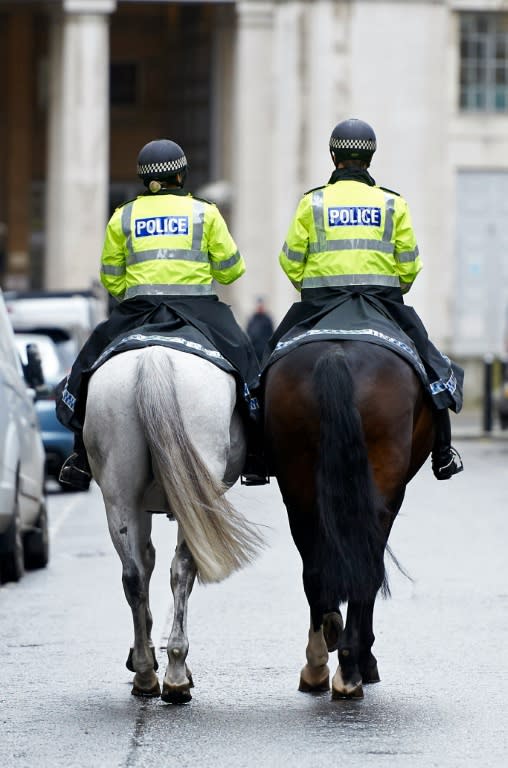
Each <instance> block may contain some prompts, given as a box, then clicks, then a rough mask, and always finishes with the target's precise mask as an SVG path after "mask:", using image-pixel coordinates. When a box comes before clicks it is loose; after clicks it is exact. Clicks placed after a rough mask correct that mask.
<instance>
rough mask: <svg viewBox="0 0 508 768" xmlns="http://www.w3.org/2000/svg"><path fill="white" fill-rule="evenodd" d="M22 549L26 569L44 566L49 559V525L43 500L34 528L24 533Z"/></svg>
mask: <svg viewBox="0 0 508 768" xmlns="http://www.w3.org/2000/svg"><path fill="white" fill-rule="evenodd" d="M23 549H24V554H25V568H26V569H27V570H30V571H31V570H34V569H36V568H45V567H46V565H47V564H48V560H49V526H48V511H47V508H46V503H45V502H44V501H42V502H41V507H40V512H39V517H38V518H37V521H36V523H35V528H34V530H32V531H29V532H28V533H27V534H25V537H24V539H23Z"/></svg>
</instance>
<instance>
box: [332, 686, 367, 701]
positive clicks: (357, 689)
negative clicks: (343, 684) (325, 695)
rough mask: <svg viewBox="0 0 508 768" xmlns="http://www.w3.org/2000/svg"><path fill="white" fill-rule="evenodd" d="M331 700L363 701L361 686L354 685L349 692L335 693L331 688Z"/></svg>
mask: <svg viewBox="0 0 508 768" xmlns="http://www.w3.org/2000/svg"><path fill="white" fill-rule="evenodd" d="M332 699H333V701H338V700H339V699H363V688H362V686H361V685H356V686H354V688H351V689H350V690H342V691H337V690H335V688H332Z"/></svg>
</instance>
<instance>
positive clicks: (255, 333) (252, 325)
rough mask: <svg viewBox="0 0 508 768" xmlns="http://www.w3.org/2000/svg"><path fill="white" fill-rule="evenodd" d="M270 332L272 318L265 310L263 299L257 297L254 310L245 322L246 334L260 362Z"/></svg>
mask: <svg viewBox="0 0 508 768" xmlns="http://www.w3.org/2000/svg"><path fill="white" fill-rule="evenodd" d="M272 333H273V320H272V318H271V317H270V315H269V314H268V312H267V311H266V307H265V303H264V301H263V299H261V298H259V299H258V300H257V302H256V310H255V312H254V313H253V314H252V315H251V318H250V320H249V322H248V324H247V336H248V337H249V338H250V340H251V342H252V346H253V347H254V349H255V351H256V355H257V357H258V360H259V361H260V362H261V360H262V358H263V353H264V350H265V346H266V342H267V341H268V339H269V338H270V336H271V335H272Z"/></svg>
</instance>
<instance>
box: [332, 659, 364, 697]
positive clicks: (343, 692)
mask: <svg viewBox="0 0 508 768" xmlns="http://www.w3.org/2000/svg"><path fill="white" fill-rule="evenodd" d="M332 699H333V700H337V699H363V688H362V678H361V677H360V676H359V675H357V674H355V675H354V676H353V678H352V679H351V680H344V678H343V676H342V672H341V669H340V667H339V669H338V670H337V672H336V673H335V675H334V676H333V680H332Z"/></svg>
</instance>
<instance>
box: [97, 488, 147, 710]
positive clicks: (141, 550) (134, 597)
mask: <svg viewBox="0 0 508 768" xmlns="http://www.w3.org/2000/svg"><path fill="white" fill-rule="evenodd" d="M106 509H107V510H108V524H109V526H110V532H111V538H112V540H113V544H114V546H115V549H116V550H117V552H118V554H119V556H120V559H121V561H122V583H123V588H124V592H125V597H126V599H127V602H128V603H129V606H130V608H131V611H132V621H133V625H134V645H133V647H132V648H131V650H130V652H129V657H128V659H127V668H128V669H130V670H131V671H133V672H134V673H135V674H134V680H133V684H132V691H131V693H132V694H133V695H134V696H160V686H159V681H158V679H157V675H156V674H155V668H156V661H155V651H154V647H153V643H152V638H151V629H152V616H151V612H150V605H149V584H150V576H151V574H152V571H153V568H154V564H155V549H154V547H153V545H152V542H151V540H150V533H151V526H152V520H151V515H149V514H146V515H144V516H143V517H142V518H139V517H135V516H134V515H133V514H131V515H130V516H129V515H127V517H130V524H129V525H128V526H126V525H124V526H119V525H115V524H114V522H112V521H114V520H115V519H117V515H116V514H115V510H114V509H112V508H111V506H109V505H108V504H107V503H106ZM122 512H123V515H122V517H123V518H125V508H122Z"/></svg>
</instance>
